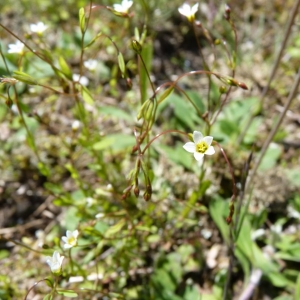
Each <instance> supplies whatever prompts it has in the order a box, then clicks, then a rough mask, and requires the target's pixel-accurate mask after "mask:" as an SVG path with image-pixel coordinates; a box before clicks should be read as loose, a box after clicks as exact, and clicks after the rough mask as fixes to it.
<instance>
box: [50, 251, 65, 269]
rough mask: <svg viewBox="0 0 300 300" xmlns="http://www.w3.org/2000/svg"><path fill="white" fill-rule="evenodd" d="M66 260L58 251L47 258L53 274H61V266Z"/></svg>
mask: <svg viewBox="0 0 300 300" xmlns="http://www.w3.org/2000/svg"><path fill="white" fill-rule="evenodd" d="M64 258H65V257H64V256H60V254H59V253H58V252H57V251H54V253H53V256H52V257H50V256H47V257H46V263H47V264H48V265H49V267H50V269H51V272H52V273H54V274H59V273H60V272H61V265H62V261H63V259H64Z"/></svg>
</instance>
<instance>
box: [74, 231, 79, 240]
mask: <svg viewBox="0 0 300 300" xmlns="http://www.w3.org/2000/svg"><path fill="white" fill-rule="evenodd" d="M78 234H79V232H78V230H77V229H76V230H74V231H73V237H74V238H75V239H76V238H77V237H78Z"/></svg>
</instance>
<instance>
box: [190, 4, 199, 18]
mask: <svg viewBox="0 0 300 300" xmlns="http://www.w3.org/2000/svg"><path fill="white" fill-rule="evenodd" d="M198 6H199V3H196V4H195V5H193V7H192V13H191V14H192V15H194V14H195V13H196V12H197V11H198Z"/></svg>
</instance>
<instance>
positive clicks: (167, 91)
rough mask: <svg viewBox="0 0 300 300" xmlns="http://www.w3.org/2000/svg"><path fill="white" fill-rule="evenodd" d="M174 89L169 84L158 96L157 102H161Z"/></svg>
mask: <svg viewBox="0 0 300 300" xmlns="http://www.w3.org/2000/svg"><path fill="white" fill-rule="evenodd" d="M173 90H174V87H173V86H170V87H169V88H168V89H166V90H165V91H164V92H163V94H162V95H161V96H160V97H159V99H158V101H157V103H158V104H159V103H161V102H163V101H164V100H165V99H166V98H167V97H168V96H169V95H170V94H171V93H172V92H173Z"/></svg>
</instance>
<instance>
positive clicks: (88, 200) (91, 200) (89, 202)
mask: <svg viewBox="0 0 300 300" xmlns="http://www.w3.org/2000/svg"><path fill="white" fill-rule="evenodd" d="M85 201H86V206H87V207H91V206H92V205H94V204H95V199H94V198H92V197H87V198H85Z"/></svg>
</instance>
